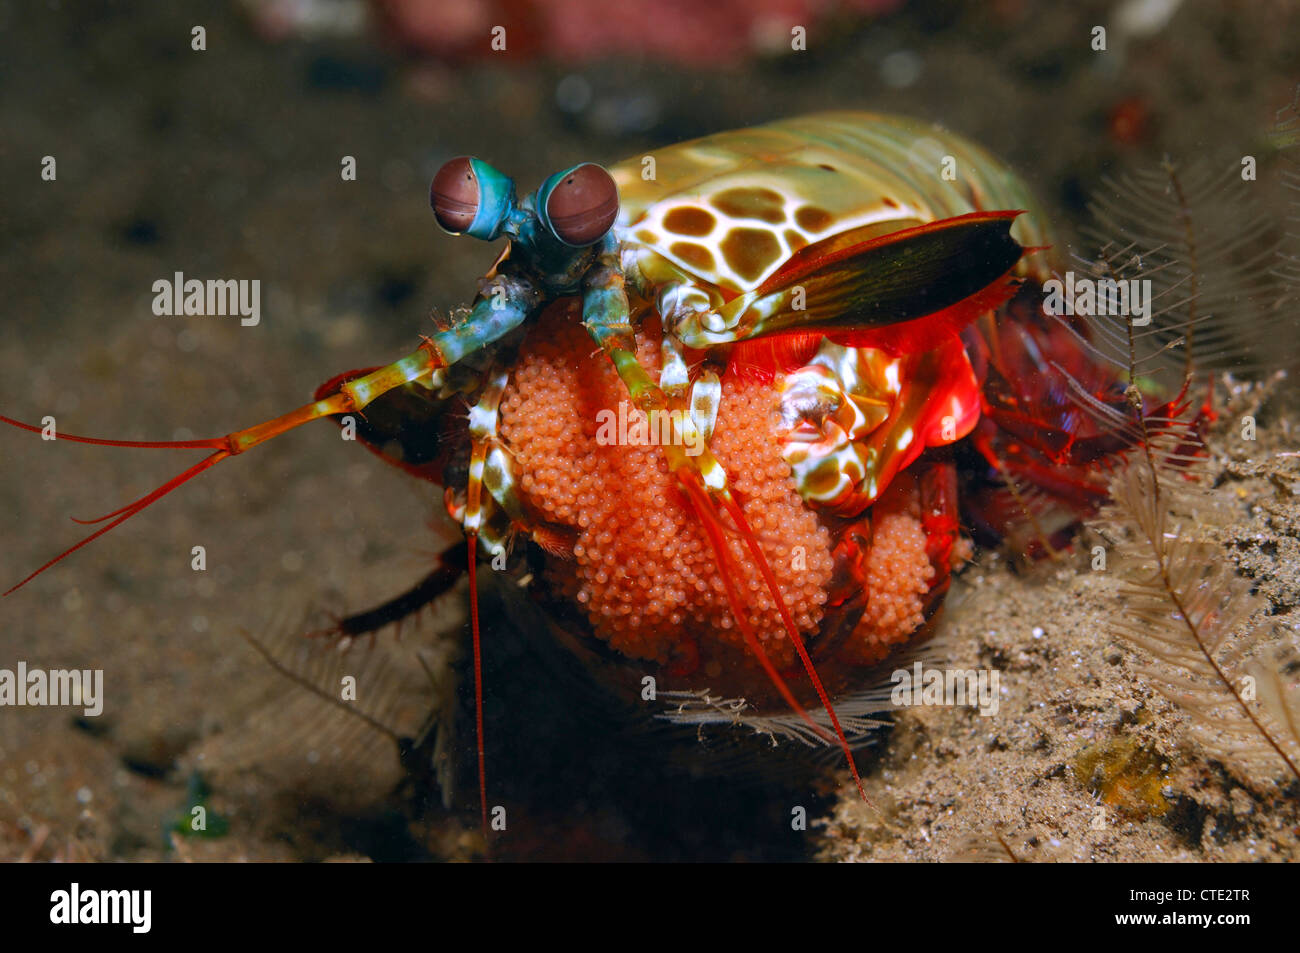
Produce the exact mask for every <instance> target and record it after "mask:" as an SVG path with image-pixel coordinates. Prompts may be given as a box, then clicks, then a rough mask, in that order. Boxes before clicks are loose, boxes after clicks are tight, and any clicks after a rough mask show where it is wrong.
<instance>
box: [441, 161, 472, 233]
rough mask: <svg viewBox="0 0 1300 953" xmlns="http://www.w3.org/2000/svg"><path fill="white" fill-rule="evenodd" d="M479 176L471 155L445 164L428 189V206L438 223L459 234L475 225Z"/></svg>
mask: <svg viewBox="0 0 1300 953" xmlns="http://www.w3.org/2000/svg"><path fill="white" fill-rule="evenodd" d="M478 204H479V202H478V177H477V176H475V175H474V166H473V165H472V164H471V163H470V160H469V157H468V156H461V157H460V158H458V159H452V160H451V161H450V162H448V163H446V164H445V165H444V166H443V167H442V168H441V169H439V170H438V174H437V175H435V176H434V177H433V184H432V185H430V186H429V205H431V206H432V207H433V215H434V218H436V219H437V220H438V224H439V225H441V226H442V227H443V228H445V229H446V230H447V231H449V232H451V233H452V234H457V235H458V234H460V233H461V232H463V231H465V230H466V229H468V228H469V227H470V226H471V225H472V224H474V216H475V215H477V214H478Z"/></svg>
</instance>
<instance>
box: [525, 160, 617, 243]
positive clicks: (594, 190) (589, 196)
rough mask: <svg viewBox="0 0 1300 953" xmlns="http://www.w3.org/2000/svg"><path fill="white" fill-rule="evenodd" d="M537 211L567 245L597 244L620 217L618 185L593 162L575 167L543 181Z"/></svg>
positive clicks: (538, 196)
mask: <svg viewBox="0 0 1300 953" xmlns="http://www.w3.org/2000/svg"><path fill="white" fill-rule="evenodd" d="M537 214H538V217H539V218H541V220H542V223H543V224H544V225H545V226H546V227H547V228H548V229H550V231H551V234H552V235H554V236H555V237H556V238H558V239H559V240H560V241H561V242H563V243H564V244H566V245H570V246H572V247H574V248H581V247H583V246H584V245H592V244H595V243H596V242H598V241H600V240H601V239H602V238H604V237H605V234H606V233H607V232H608V231H609V230H610V229H611V228H613V227H614V220H615V219H617V218H618V186H617V185H616V184H615V183H614V179H613V178H612V177H611V176H610V174H609V173H608V172H606V171H605V170H604V169H602V168H601V167H600V166H598V165H596V164H595V163H594V162H587V163H584V164H582V165H577V166H574V167H573V168H572V169H569V170H568V171H567V172H561V173H560V174H559V175H553V176H551V177H550V178H549V179H547V180H546V181H545V182H543V183H542V187H541V188H540V189H538V190H537Z"/></svg>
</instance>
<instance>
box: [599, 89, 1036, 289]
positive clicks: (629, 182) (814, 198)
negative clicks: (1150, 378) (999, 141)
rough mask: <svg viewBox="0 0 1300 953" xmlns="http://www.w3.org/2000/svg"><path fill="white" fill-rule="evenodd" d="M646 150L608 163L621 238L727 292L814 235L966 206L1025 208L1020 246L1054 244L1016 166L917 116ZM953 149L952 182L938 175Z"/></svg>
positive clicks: (937, 215)
mask: <svg viewBox="0 0 1300 953" xmlns="http://www.w3.org/2000/svg"><path fill="white" fill-rule="evenodd" d="M647 155H648V156H650V157H653V159H654V163H653V166H652V167H651V164H650V163H647V162H646V161H645V158H646V157H645V156H636V157H633V158H630V159H627V160H625V161H623V162H620V163H619V164H618V165H616V166H614V167H613V168H612V169H610V172H611V173H612V174H613V176H614V180H615V181H616V182H617V183H618V187H619V197H620V202H621V210H620V213H619V218H618V226H617V227H618V229H619V231H618V235H619V238H620V239H621V240H622V241H623V242H624V243H625V244H631V245H638V246H641V247H643V248H647V249H650V250H652V251H654V252H657V253H658V254H659V255H662V256H663V257H664V258H666V259H668V260H669V261H671V262H673V263H674V264H676V265H677V266H678V267H680V268H682V269H683V270H684V271H685V272H686V273H687V274H689V275H692V276H694V277H695V278H696V279H698V280H699V281H700V282H702V283H707V284H711V285H713V286H715V287H718V288H722V289H727V290H729V291H731V292H745V291H749V290H752V289H754V288H757V287H758V286H760V285H761V284H762V283H763V282H764V281H765V280H766V279H767V278H768V277H769V276H770V275H772V273H773V272H775V271H776V270H777V269H778V268H780V267H781V265H782V264H783V263H784V262H785V261H786V260H787V259H788V258H789V257H790V256H791V255H792V254H793V253H794V252H796V251H798V250H799V249H801V248H803V247H804V246H806V245H809V244H812V243H814V242H819V241H823V240H825V239H828V238H834V237H836V236H845V238H846V240H847V238H848V237H849V236H850V233H851V237H852V240H853V241H854V242H856V241H862V240H865V239H867V238H872V237H877V236H879V235H883V234H888V233H890V232H894V231H898V230H900V229H904V228H910V227H913V226H916V225H921V224H925V223H928V222H933V221H937V220H940V219H944V218H950V217H952V216H955V215H964V214H967V213H969V212H976V211H1000V210H1010V209H1024V210H1026V212H1027V213H1028V214H1026V215H1021V216H1020V217H1019V218H1017V219H1016V221H1015V224H1014V225H1013V227H1012V232H1011V234H1012V236H1013V237H1014V238H1015V239H1016V240H1017V241H1018V242H1020V244H1021V245H1023V246H1025V247H1034V246H1042V245H1047V244H1049V242H1048V239H1047V238H1046V233H1045V232H1044V230H1043V228H1042V224H1041V223H1042V222H1043V221H1045V220H1044V218H1043V216H1042V215H1041V213H1040V212H1039V210H1038V205H1037V203H1036V202H1035V201H1034V200H1033V198H1031V197H1030V195H1029V193H1028V191H1027V190H1026V189H1025V188H1024V186H1023V185H1022V184H1021V183H1020V182H1019V180H1018V179H1017V178H1016V176H1015V174H1014V173H1012V172H1011V171H1010V170H1009V169H1007V168H1006V167H1005V166H1004V165H1003V164H1001V163H1000V162H999V161H998V160H996V159H994V158H993V156H991V155H990V154H989V153H988V152H986V151H984V150H983V149H982V148H980V147H979V146H977V145H975V144H974V143H971V142H969V141H967V140H965V139H963V138H961V137H960V136H957V135H954V134H953V133H950V132H946V131H944V130H942V129H939V128H937V127H935V126H931V125H927V124H925V123H921V122H915V121H913V120H908V119H901V118H898V117H894V116H882V115H877V114H874V113H861V112H828V113H819V114H815V115H812V116H803V117H800V118H798V119H787V120H782V121H780V122H773V123H769V124H767V125H764V126H755V127H753V128H750V129H740V130H735V131H732V132H723V133H719V134H717V135H714V136H706V137H705V138H703V139H695V140H692V141H690V142H683V143H680V144H677V145H672V146H667V147H665V148H663V149H656V150H654V151H653V152H650V153H647ZM947 156H951V157H952V158H953V160H954V162H955V167H953V169H952V171H953V172H954V174H955V177H954V178H953V179H952V180H951V181H947V180H945V179H944V178H943V175H942V173H943V171H944V168H945V157H947ZM651 172H653V175H651ZM832 244H834V243H832ZM1042 257H1043V256H1033V258H1030V259H1025V260H1022V264H1021V265H1020V268H1021V270H1022V271H1027V270H1030V269H1045V267H1046V266H1045V264H1029V263H1028V262H1031V261H1041V259H1042ZM1040 277H1045V275H1043V276H1040Z"/></svg>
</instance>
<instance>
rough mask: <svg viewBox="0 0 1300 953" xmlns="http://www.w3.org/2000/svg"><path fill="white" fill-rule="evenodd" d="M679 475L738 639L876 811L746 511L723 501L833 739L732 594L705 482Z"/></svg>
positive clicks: (687, 474) (723, 546) (724, 547)
mask: <svg viewBox="0 0 1300 953" xmlns="http://www.w3.org/2000/svg"><path fill="white" fill-rule="evenodd" d="M679 475H680V476H681V477H682V481H681V482H682V486H683V487H685V489H686V491H687V498H688V499H689V500H690V502H691V505H692V506H693V507H694V508H695V512H696V513H697V514H698V515H699V517H700V522H701V524H702V525H703V526H704V529H705V532H706V533H707V534H708V535H709V539H710V542H711V543H712V544H713V549H714V552H715V553H716V554H717V557H718V562H719V567H718V568H719V570H720V575H721V576H722V582H723V586H724V587H725V588H726V591H727V601H728V602H729V603H730V605H731V610H732V611H731V614H732V616H733V617H734V618H735V620H736V625H737V627H739V629H740V631H741V634H742V635H743V636H744V638H745V644H746V645H747V646H748V647H749V649H750V651H751V652H752V653H753V655H754V657H755V658H756V659H757V660H758V663H759V664H760V665H761V666H762V667H763V671H764V672H765V673H767V677H768V679H769V680H770V681H771V682H772V685H773V686H774V687H775V688H776V690H777V691H778V692H779V693H780V694H781V697H782V698H783V699H784V700H785V703H786V704H787V705H789V706H790V708H791V710H792V711H794V712H795V713H796V714H797V715H798V716H799V717H800V718H802V719H803V720H804V721H805V722H806V723H807V724H808V726H809V727H810V728H812V730H813V731H815V732H816V733H817V734H818V735H819V736H820V737H822V738H824V739H825V740H827V741H829V742H831V743H832V744H838V745H839V747H840V750H841V751H843V752H844V757H845V759H846V760H847V761H848V764H849V772H850V773H851V774H852V775H853V781H854V783H855V784H856V785H857V788H858V794H859V795H860V796H861V797H862V800H863V801H865V802H866V803H867V804H868V805H869V806H870V807H871V808H872V809H873V810H877V809H876V806H875V805H874V804H872V802H871V799H870V798H869V797H867V792H866V790H865V789H864V788H863V786H862V778H861V777H860V776H859V774H858V766H857V763H856V762H855V761H854V758H853V749H852V748H851V747H849V742H848V738H847V737H846V736H845V734H844V729H843V728H842V727H841V726H840V720H839V716H838V715H836V713H835V708H834V706H833V705H832V704H831V700H830V696H829V695H827V693H826V689H825V687H824V686H823V685H822V681H821V678H820V677H819V676H818V675H817V670H816V669H815V668H814V667H813V663H812V659H811V658H810V657H809V655H808V650H807V648H805V646H804V644H803V639H801V638H800V637H799V630H798V628H797V627H796V626H795V624H794V619H793V618H792V617H791V616H790V610H789V609H788V608H787V607H786V605H785V600H784V599H783V598H782V597H781V591H780V589H779V588H778V586H777V581H776V576H775V575H774V574H773V572H772V569H771V567H770V566H769V565H768V563H767V558H766V557H765V556H764V554H763V551H762V549H761V548H760V547H759V545H758V539H757V537H755V536H754V531H753V530H752V529H751V528H750V526H749V522H748V521H747V520H746V519H745V514H744V512H743V511H742V510H741V509H740V506H739V504H737V503H736V501H735V500H734V499H732V497H731V495H730V494H729V493H728V494H725V495H723V496H722V497H721V500H722V505H723V507H724V509H726V511H727V513H728V514H729V515H730V516H731V518H732V520H733V521H734V522H735V524H736V527H737V528H738V529H739V531H740V535H741V536H742V537H744V539H745V542H746V544H747V545H748V546H749V550H750V554H751V555H752V556H753V558H754V560H755V561H756V562H757V563H758V566H759V571H760V572H761V573H762V575H763V578H764V581H765V582H766V584H767V587H768V589H769V590H770V592H771V595H772V598H773V600H774V601H775V602H776V605H777V610H778V612H779V613H780V614H781V621H782V622H783V624H784V626H785V630H786V634H787V635H788V636H789V638H790V640H791V641H792V642H793V643H794V646H795V650H796V651H797V652H798V653H799V659H800V661H801V662H802V663H803V667H804V671H805V672H806V673H807V674H808V678H809V680H810V681H811V682H812V685H813V687H814V688H815V689H816V691H817V697H818V698H819V699H820V700H821V703H822V707H824V708H825V709H826V714H827V715H828V716H829V717H830V720H831V725H832V726H833V727H834V729H835V735H834V737H832V736H831V735H830V733H829V732H827V731H826V729H825V728H823V727H822V726H821V725H819V724H817V723H816V722H815V721H813V719H812V716H811V715H809V714H808V712H807V711H806V710H805V709H804V707H803V706H802V705H801V704H799V701H798V699H796V698H795V696H794V693H793V692H792V691H791V690H790V686H789V684H788V683H787V682H786V680H785V679H784V678H782V677H781V673H780V672H778V671H777V670H776V666H774V665H773V664H772V660H771V658H769V657H768V654H767V651H766V650H765V649H764V648H763V643H762V641H761V640H759V639H758V637H757V636H756V635H755V634H754V630H753V628H752V627H751V626H750V624H749V620H748V619H746V618H745V613H744V603H743V602H741V601H740V597H739V595H738V594H737V593H736V591H735V587H734V586H735V584H734V582H733V580H732V579H731V576H730V574H729V573H728V570H727V566H725V565H723V564H722V563H723V560H724V559H725V554H726V552H727V544H726V540H725V538H724V537H723V534H722V528H721V526H720V525H719V524H718V523H717V521H716V517H715V516H714V515H713V510H712V507H711V506H710V505H709V499H710V498H709V495H708V493H707V491H706V490H705V489H704V486H703V481H702V480H701V479H700V477H699V475H698V474H696V473H691V472H689V471H687V472H683V473H681V474H679Z"/></svg>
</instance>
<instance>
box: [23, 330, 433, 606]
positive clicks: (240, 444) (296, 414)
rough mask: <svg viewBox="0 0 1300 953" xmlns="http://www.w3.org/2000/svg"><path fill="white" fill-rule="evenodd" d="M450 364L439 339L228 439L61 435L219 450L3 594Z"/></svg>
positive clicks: (100, 442) (111, 443) (110, 443)
mask: <svg viewBox="0 0 1300 953" xmlns="http://www.w3.org/2000/svg"><path fill="white" fill-rule="evenodd" d="M445 365H446V362H445V361H444V360H443V358H442V356H441V353H440V352H439V350H438V346H437V344H436V342H435V341H433V340H431V339H426V340H425V342H424V343H423V344H421V345H420V347H419V349H418V350H416V351H415V352H414V353H413V354H409V355H407V356H406V357H404V358H402V359H401V360H399V361H394V362H393V363H392V364H389V365H388V366H387V367H381V368H380V369H379V370H377V371H374V372H372V373H370V374H366V375H365V376H364V377H358V378H355V379H353V380H350V381H344V382H343V383H341V384H340V385H339V389H338V390H337V391H336V392H335V393H333V394H330V395H329V396H327V397H323V398H321V399H320V400H317V401H313V402H312V403H310V404H305V405H304V406H302V407H299V408H298V409H297V410H293V411H290V412H289V413H287V414H283V415H282V416H279V417H276V418H274V419H272V420H267V421H265V422H263V423H260V424H257V425H255V426H252V427H249V428H247V429H245V430H236V431H234V432H233V433H228V434H226V435H225V436H224V437H211V438H208V439H204V440H104V439H101V438H98V437H79V436H76V435H74V434H61V433H56V434H55V439H57V440H70V441H72V442H73V443H88V444H93V445H95V446H100V447H133V448H136V449H143V450H213V451H215V452H214V453H213V454H212V455H211V456H209V457H207V458H206V459H204V460H201V461H199V462H198V463H196V464H194V466H192V467H190V468H188V469H187V470H184V471H183V472H181V473H179V474H177V475H176V476H174V477H172V478H171V479H170V480H168V481H167V482H166V483H164V484H163V485H162V486H160V487H158V489H156V490H154V491H152V492H151V493H147V494H145V495H144V496H142V497H140V499H138V500H136V501H135V502H133V503H128V504H127V505H126V506H123V507H121V508H120V509H116V510H114V511H113V512H111V513H108V514H106V515H104V516H101V517H98V518H96V519H93V520H76V521H75V522H78V523H81V524H83V525H91V524H94V523H102V522H104V521H105V520H111V522H110V523H108V525H107V526H103V527H101V528H99V529H97V530H96V531H95V532H93V533H91V534H90V535H89V536H87V537H86V538H85V539H83V540H81V541H80V542H79V543H76V544H75V545H73V546H70V547H68V548H67V549H65V550H64V551H63V552H61V553H59V554H58V555H57V556H55V557H54V558H53V559H51V560H50V561H49V562H47V563H45V564H44V565H43V566H41V567H40V568H39V569H37V570H36V571H35V572H33V573H32V574H31V575H29V576H27V578H25V579H23V580H22V581H21V582H19V583H18V584H17V585H15V586H13V587H11V588H10V589H8V590H6V591H5V592H4V593H3V595H6V596H7V595H9V594H10V593H12V592H14V591H16V590H18V589H21V588H22V587H23V586H25V585H26V584H27V583H29V582H31V581H32V580H33V579H35V578H36V577H37V576H39V575H40V574H41V573H43V572H45V570H47V569H49V568H50V567H51V566H53V565H54V564H55V563H57V562H59V560H61V559H64V558H66V557H67V556H70V555H72V554H73V553H75V552H76V551H77V550H79V549H81V548H82V547H83V546H85V545H87V544H88V543H91V542H93V541H94V540H96V539H98V538H99V537H100V536H103V535H104V534H105V533H107V532H108V531H109V530H111V529H113V528H114V527H116V526H120V525H121V524H122V523H124V522H126V521H127V520H128V519H130V518H131V517H132V516H134V515H135V514H137V513H139V512H140V511H141V510H143V509H145V508H146V507H148V506H149V505H150V504H152V503H154V502H156V501H157V500H159V499H161V498H162V497H164V496H166V495H167V494H168V493H170V492H171V491H172V490H174V489H176V488H177V487H178V486H181V485H182V484H184V483H186V482H188V481H190V480H192V479H194V477H196V476H198V475H199V474H200V473H202V472H203V471H204V470H207V469H209V468H210V467H212V466H214V465H216V464H218V463H220V462H221V461H222V460H224V459H226V458H227V457H233V456H236V455H238V454H241V453H243V452H244V451H245V450H251V449H252V448H253V447H256V446H257V445H258V444H260V443H265V442H266V441H267V440H270V439H271V438H272V437H278V436H279V435H280V434H282V433H286V432H288V431H290V430H292V429H294V428H295V427H300V426H302V425H303V424H305V423H309V422H311V421H313V420H319V419H320V418H322V417H331V416H334V415H336V414H344V413H349V412H356V411H360V410H361V409H362V408H363V407H365V406H366V405H367V404H369V403H370V402H371V401H372V400H374V399H375V398H376V397H379V396H381V395H383V394H386V393H387V392H388V391H390V390H392V389H393V388H395V387H400V386H401V385H403V384H406V383H409V382H410V381H414V380H419V379H420V378H422V377H427V376H428V375H430V374H431V373H433V372H434V371H435V370H437V369H438V368H440V367H444V366H445ZM0 423H5V424H8V425H10V426H11V427H17V428H18V429H19V430H26V431H28V432H30V433H37V434H42V435H43V434H44V433H45V428H42V427H36V426H33V425H32V424H25V423H23V422H22V421H20V420H14V419H12V418H10V417H3V416H0Z"/></svg>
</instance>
